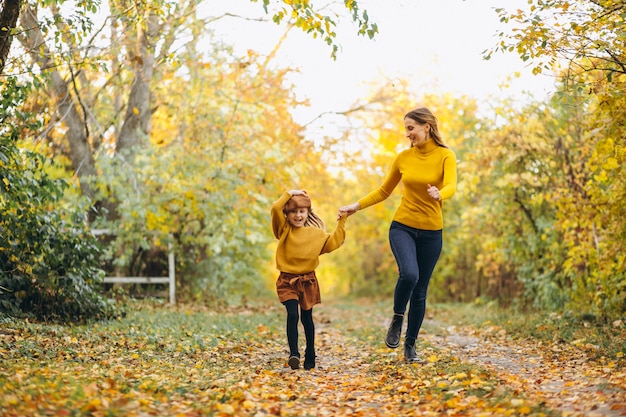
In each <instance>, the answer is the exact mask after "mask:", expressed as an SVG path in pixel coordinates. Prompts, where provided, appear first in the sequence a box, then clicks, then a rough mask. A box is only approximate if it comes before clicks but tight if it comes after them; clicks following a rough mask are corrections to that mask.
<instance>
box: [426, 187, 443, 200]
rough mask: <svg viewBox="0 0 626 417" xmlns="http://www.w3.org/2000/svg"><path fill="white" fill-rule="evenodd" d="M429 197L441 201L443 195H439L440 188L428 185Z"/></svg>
mask: <svg viewBox="0 0 626 417" xmlns="http://www.w3.org/2000/svg"><path fill="white" fill-rule="evenodd" d="M428 195H430V196H431V197H432V198H434V199H435V200H437V201H441V194H440V193H439V188H437V187H435V186H434V185H430V184H428Z"/></svg>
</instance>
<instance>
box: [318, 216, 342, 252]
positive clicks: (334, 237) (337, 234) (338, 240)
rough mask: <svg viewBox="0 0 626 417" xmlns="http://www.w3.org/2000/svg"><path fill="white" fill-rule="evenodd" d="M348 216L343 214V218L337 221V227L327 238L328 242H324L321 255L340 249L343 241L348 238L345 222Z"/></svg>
mask: <svg viewBox="0 0 626 417" xmlns="http://www.w3.org/2000/svg"><path fill="white" fill-rule="evenodd" d="M347 218H348V216H341V218H340V219H339V221H338V222H337V228H336V229H335V231H334V232H333V233H331V234H330V235H329V236H328V239H327V240H326V243H325V244H324V247H323V248H322V252H321V253H320V255H321V254H323V253H329V252H332V251H334V250H335V249H339V248H340V247H341V245H343V242H344V241H345V239H346V230H345V224H346V219H347Z"/></svg>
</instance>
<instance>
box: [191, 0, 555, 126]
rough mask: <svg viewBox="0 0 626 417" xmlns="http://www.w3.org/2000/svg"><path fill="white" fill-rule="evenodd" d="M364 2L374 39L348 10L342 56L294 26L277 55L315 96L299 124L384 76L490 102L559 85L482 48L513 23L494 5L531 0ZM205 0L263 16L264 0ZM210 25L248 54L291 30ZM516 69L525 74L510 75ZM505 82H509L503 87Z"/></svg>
mask: <svg viewBox="0 0 626 417" xmlns="http://www.w3.org/2000/svg"><path fill="white" fill-rule="evenodd" d="M341 3H343V1H341ZM313 4H315V5H316V6H317V5H320V6H321V5H323V4H325V3H324V2H321V1H319V0H318V1H315V2H314V3H313ZM358 4H359V6H360V8H361V9H366V10H367V11H368V14H369V16H370V20H371V21H375V22H376V23H377V24H378V28H379V33H378V34H377V35H376V36H375V39H374V40H371V39H369V38H368V37H363V36H358V35H357V34H356V32H357V28H356V25H355V24H353V23H352V22H351V21H350V19H349V17H347V16H346V17H345V18H343V19H342V20H341V21H339V22H338V26H337V30H336V32H337V43H338V44H340V46H341V49H340V51H339V53H338V56H337V59H336V60H332V59H331V58H330V52H331V50H330V47H329V46H328V45H326V44H325V43H324V42H323V41H322V40H321V39H319V38H318V39H313V38H312V37H311V36H310V35H309V34H304V33H302V32H301V31H300V30H298V29H293V30H292V31H291V32H290V33H289V36H288V39H287V41H286V42H285V44H284V45H283V46H282V47H281V49H280V51H279V54H278V56H277V58H276V60H277V62H279V63H280V64H284V65H285V66H293V67H298V68H299V69H300V72H299V73H298V74H296V75H293V76H292V77H291V81H292V82H293V83H294V84H295V89H296V94H297V96H298V97H299V98H309V100H310V103H311V106H310V107H308V108H299V109H296V110H294V112H293V114H294V118H295V119H296V121H297V122H298V123H301V124H307V123H309V122H311V121H312V120H314V119H316V118H317V116H318V115H320V114H322V113H325V112H335V111H337V112H338V111H342V110H346V109H348V108H350V106H351V104H353V103H355V102H357V101H358V100H359V99H363V98H365V97H367V95H368V93H369V92H370V89H371V87H370V86H371V84H372V83H375V82H376V81H377V80H378V81H379V80H382V79H396V78H402V79H406V80H409V81H410V85H411V87H412V88H413V89H414V90H415V95H416V96H419V95H420V93H422V92H424V93H425V92H429V93H432V92H441V93H446V92H447V93H455V94H459V95H468V96H471V97H474V98H476V99H477V100H479V102H482V103H485V104H484V105H485V106H488V103H489V102H490V101H491V100H492V99H493V98H497V97H501V96H507V97H515V98H519V100H525V97H526V93H530V94H532V95H533V96H535V97H537V98H541V97H545V96H546V95H547V94H549V93H550V92H551V91H552V90H553V89H554V87H553V84H554V82H553V79H551V78H550V77H548V76H543V75H540V76H534V75H532V74H531V72H530V68H528V67H527V64H526V63H524V62H522V61H521V60H520V59H519V58H518V57H517V55H516V54H515V53H508V54H501V53H499V54H497V55H495V56H494V57H493V58H492V59H491V60H489V61H486V60H484V59H483V58H482V52H483V51H484V50H486V49H489V48H492V47H493V46H494V45H495V44H496V43H497V41H498V38H497V37H496V33H497V32H498V31H499V30H501V29H505V30H509V29H510V27H508V26H506V25H504V24H503V23H500V21H499V18H498V15H497V14H496V12H495V10H494V9H495V8H496V7H505V8H506V9H507V10H508V9H511V10H515V9H517V8H525V7H526V6H527V2H526V0H500V1H497V0H384V1H382V0H359V1H358ZM203 7H204V9H203V10H202V12H203V13H206V14H208V15H218V14H220V13H222V12H229V13H233V14H239V15H242V16H246V17H249V18H253V17H261V16H264V11H263V7H262V1H260V0H259V1H258V2H252V1H250V0H229V1H223V0H207V1H206V3H205V5H204V6H203ZM211 27H212V28H213V30H214V31H215V34H216V36H217V37H218V38H221V39H223V41H224V42H226V43H229V44H231V45H233V46H234V47H235V51H237V52H239V53H242V54H243V53H245V51H246V50H248V49H253V50H256V51H259V52H261V53H268V52H269V51H270V50H271V49H273V47H274V45H275V44H276V43H277V41H278V39H279V38H280V36H281V35H282V34H283V32H284V28H283V27H280V26H278V25H276V24H274V23H271V22H267V23H254V22H252V21H245V20H242V19H237V18H225V19H220V20H219V21H217V22H215V23H214V24H212V25H211ZM515 73H519V78H515V79H513V80H508V79H509V77H510V76H511V75H513V74H515ZM505 82H507V83H508V87H507V88H506V89H503V88H502V85H503V83H505ZM318 122H321V123H323V122H324V121H323V120H321V121H318Z"/></svg>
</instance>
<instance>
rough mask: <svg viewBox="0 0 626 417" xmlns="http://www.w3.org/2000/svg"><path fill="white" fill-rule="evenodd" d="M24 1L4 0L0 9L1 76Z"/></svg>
mask: <svg viewBox="0 0 626 417" xmlns="http://www.w3.org/2000/svg"><path fill="white" fill-rule="evenodd" d="M21 4H22V0H2V4H1V5H2V8H1V9H0V74H2V73H3V72H4V71H3V70H4V66H5V65H6V61H7V57H8V56H9V50H10V48H11V42H12V41H13V30H14V29H15V26H16V25H17V19H18V17H19V14H20V6H21Z"/></svg>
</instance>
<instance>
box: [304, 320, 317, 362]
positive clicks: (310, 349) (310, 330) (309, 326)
mask: <svg viewBox="0 0 626 417" xmlns="http://www.w3.org/2000/svg"><path fill="white" fill-rule="evenodd" d="M301 320H302V325H303V326H304V335H305V337H306V351H305V352H304V369H311V368H315V323H314V322H313V309H310V310H302V312H301Z"/></svg>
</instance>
